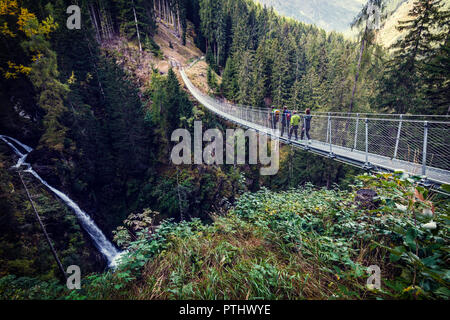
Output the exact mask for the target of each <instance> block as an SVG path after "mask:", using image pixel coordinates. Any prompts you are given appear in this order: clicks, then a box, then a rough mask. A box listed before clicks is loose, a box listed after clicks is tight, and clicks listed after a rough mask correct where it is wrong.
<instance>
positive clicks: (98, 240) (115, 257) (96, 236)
mask: <svg viewBox="0 0 450 320" xmlns="http://www.w3.org/2000/svg"><path fill="white" fill-rule="evenodd" d="M0 139H1V140H3V141H4V142H5V143H6V144H7V145H8V146H10V147H11V149H12V150H13V151H14V153H15V154H16V155H17V156H19V160H18V161H17V164H16V165H15V166H14V168H16V169H19V168H20V167H25V168H26V170H24V172H28V173H31V174H32V175H33V176H34V177H35V178H36V179H38V180H39V181H40V182H41V183H42V184H43V185H44V186H46V187H47V188H48V189H50V191H52V192H53V193H54V194H55V195H56V196H57V197H58V198H60V199H61V200H62V201H63V202H64V203H65V204H66V205H67V206H69V207H70V208H71V209H72V210H73V212H74V213H75V215H76V216H77V218H78V220H79V221H80V224H81V226H82V227H83V228H84V230H85V231H86V232H87V233H88V234H89V236H90V237H91V238H92V240H93V241H94V244H95V246H96V247H97V249H98V250H99V251H100V252H101V253H102V254H103V256H105V258H106V260H107V261H108V265H109V267H111V268H115V267H116V266H117V263H118V261H119V258H120V257H121V256H122V253H121V252H119V251H118V250H117V249H116V247H115V246H114V245H113V244H112V243H111V242H110V241H109V240H108V239H107V238H106V237H105V235H104V234H103V232H102V231H101V230H100V229H99V227H98V226H97V225H96V224H95V222H94V220H92V218H91V217H90V216H89V215H88V214H87V213H86V212H84V211H83V210H81V208H80V207H79V206H78V205H77V204H76V203H75V202H74V201H72V199H70V198H69V197H68V196H67V195H65V194H64V193H63V192H61V191H59V190H57V189H55V188H53V187H52V186H50V185H49V184H48V183H47V182H46V181H45V180H44V179H42V178H41V176H39V175H38V174H37V173H36V172H35V171H34V170H33V168H32V167H31V165H30V164H29V163H26V162H25V160H26V158H27V156H28V154H29V153H30V152H31V151H33V149H32V148H30V147H29V146H27V145H25V144H23V143H21V142H20V141H18V140H16V139H14V138H11V137H8V136H4V135H0ZM14 143H16V144H17V145H18V146H20V147H21V148H23V150H25V153H22V152H21V151H20V150H19V149H18V148H17V147H16V146H15V145H14Z"/></svg>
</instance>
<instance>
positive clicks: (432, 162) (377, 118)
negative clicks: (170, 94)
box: [178, 64, 450, 185]
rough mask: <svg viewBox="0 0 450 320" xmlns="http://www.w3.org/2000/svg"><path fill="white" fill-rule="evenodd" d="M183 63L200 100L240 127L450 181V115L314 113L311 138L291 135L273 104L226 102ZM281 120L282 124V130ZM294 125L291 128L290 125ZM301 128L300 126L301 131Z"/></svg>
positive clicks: (430, 180)
mask: <svg viewBox="0 0 450 320" xmlns="http://www.w3.org/2000/svg"><path fill="white" fill-rule="evenodd" d="M178 67H180V73H181V77H182V78H183V81H184V83H185V85H186V87H187V89H188V90H189V91H190V92H191V94H192V95H193V96H194V98H195V99H196V100H198V102H199V103H201V104H202V105H204V106H205V107H206V108H207V109H209V110H210V111H211V112H213V113H215V114H217V115H218V116H220V117H222V118H223V119H225V120H227V121H231V122H233V123H235V124H236V125H237V126H240V127H243V128H247V129H252V130H255V131H257V132H258V133H260V134H266V135H268V136H270V137H271V138H275V139H279V140H280V141H281V142H282V143H285V144H289V145H292V146H294V147H297V148H300V149H302V150H306V151H309V152H312V153H315V154H318V155H321V156H324V157H328V158H332V159H335V160H336V161H341V162H344V163H346V164H350V165H354V166H357V167H360V168H363V169H366V170H371V171H379V172H394V171H398V170H402V171H404V172H406V173H408V174H411V175H414V176H421V177H422V183H423V184H425V185H433V184H437V185H441V184H450V138H449V136H450V117H447V116H422V115H391V114H374V113H371V114H356V113H355V114H348V113H313V118H312V121H311V130H310V135H311V139H312V140H310V141H305V140H300V141H297V140H294V137H292V139H289V137H288V134H287V132H286V131H285V132H284V134H283V135H281V132H280V130H273V128H272V125H271V122H270V121H271V120H270V110H269V109H257V108H252V107H248V106H242V105H235V104H231V103H227V102H224V101H220V100H218V99H215V98H213V97H210V96H208V95H207V94H204V93H202V92H201V91H200V90H199V89H198V88H196V87H195V86H194V85H193V84H192V82H191V81H190V80H189V78H188V76H187V75H186V73H185V70H184V69H183V68H182V67H181V66H180V65H179V64H178ZM280 126H281V123H280V122H279V123H278V129H280ZM288 130H289V128H288ZM300 132H301V128H299V133H300Z"/></svg>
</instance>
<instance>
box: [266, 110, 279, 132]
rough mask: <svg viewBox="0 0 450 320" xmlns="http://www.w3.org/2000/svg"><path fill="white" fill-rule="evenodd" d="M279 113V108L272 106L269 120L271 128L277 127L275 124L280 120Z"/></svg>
mask: <svg viewBox="0 0 450 320" xmlns="http://www.w3.org/2000/svg"><path fill="white" fill-rule="evenodd" d="M280 113H281V112H280V110H278V109H277V108H275V107H273V109H272V112H271V113H270V116H269V120H270V125H271V127H272V129H273V130H276V129H277V124H278V122H279V121H280Z"/></svg>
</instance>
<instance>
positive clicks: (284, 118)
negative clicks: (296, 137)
mask: <svg viewBox="0 0 450 320" xmlns="http://www.w3.org/2000/svg"><path fill="white" fill-rule="evenodd" d="M290 121H291V112H290V111H289V110H288V108H287V107H284V110H283V114H282V115H281V136H283V135H284V130H285V129H286V134H287V135H289V124H290Z"/></svg>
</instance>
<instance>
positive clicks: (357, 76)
mask: <svg viewBox="0 0 450 320" xmlns="http://www.w3.org/2000/svg"><path fill="white" fill-rule="evenodd" d="M366 35H367V27H366V30H365V31H364V34H363V38H362V42H361V50H360V51H359V58H358V67H357V69H356V75H355V84H354V85H353V91H352V98H351V100H350V108H349V113H352V112H353V103H354V100H355V94H356V86H357V84H358V79H359V74H360V71H361V61H362V57H363V54H364V49H365V47H366Z"/></svg>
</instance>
